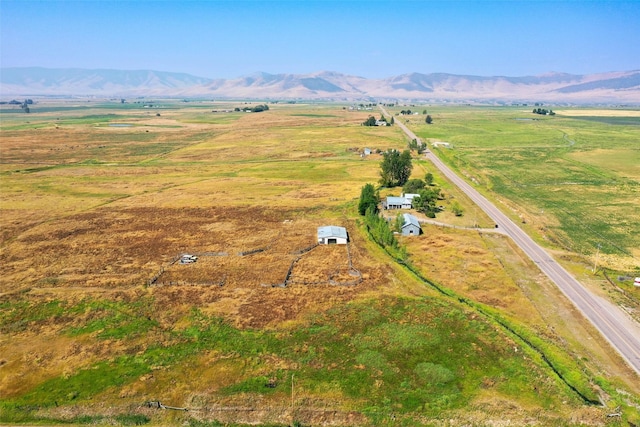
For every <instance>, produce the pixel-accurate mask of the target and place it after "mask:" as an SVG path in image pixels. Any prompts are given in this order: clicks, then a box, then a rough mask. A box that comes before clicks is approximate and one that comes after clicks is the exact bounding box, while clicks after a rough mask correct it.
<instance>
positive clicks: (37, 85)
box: [0, 67, 640, 104]
mask: <svg viewBox="0 0 640 427" xmlns="http://www.w3.org/2000/svg"><path fill="white" fill-rule="evenodd" d="M11 96H14V97H16V96H106V97H112V96H123V97H126V96H143V97H146V96H150V97H158V96H167V97H193V98H197V97H216V98H247V99H249V98H252V99H256V98H264V99H276V98H278V99H324V100H358V99H387V100H389V99H398V100H400V99H403V100H425V101H432V102H437V101H457V102H464V101H469V102H471V101H494V102H499V101H502V102H519V101H523V102H526V101H528V102H534V101H547V102H549V101H555V102H570V103H632V104H640V70H632V71H614V72H608V73H598V74H586V75H578V74H568V73H561V72H549V73H545V74H540V75H533V76H532V75H530V76H515V77H513V76H475V75H461V74H449V73H428V74H425V73H419V72H411V73H405V74H399V75H396V76H391V77H386V78H377V79H373V78H365V77H360V76H353V75H348V74H342V73H339V72H336V71H317V72H312V73H307V74H286V73H280V74H270V73H266V72H257V73H253V74H251V75H247V76H243V77H237V78H232V79H211V78H206V77H198V76H194V75H191V74H187V73H175V72H166V71H154V70H115V69H82V68H64V69H63V68H43V67H11V68H2V69H1V70H0V97H2V98H6V97H11Z"/></svg>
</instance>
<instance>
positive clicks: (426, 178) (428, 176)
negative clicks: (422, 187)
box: [424, 172, 433, 186]
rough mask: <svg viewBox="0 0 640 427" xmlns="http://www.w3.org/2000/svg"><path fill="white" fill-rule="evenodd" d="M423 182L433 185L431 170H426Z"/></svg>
mask: <svg viewBox="0 0 640 427" xmlns="http://www.w3.org/2000/svg"><path fill="white" fill-rule="evenodd" d="M424 183H425V184H426V185H429V186H431V185H433V174H432V173H431V172H427V174H426V175H425V176H424Z"/></svg>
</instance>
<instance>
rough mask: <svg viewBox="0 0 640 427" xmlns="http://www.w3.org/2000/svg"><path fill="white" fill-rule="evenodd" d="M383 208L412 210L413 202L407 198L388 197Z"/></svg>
mask: <svg viewBox="0 0 640 427" xmlns="http://www.w3.org/2000/svg"><path fill="white" fill-rule="evenodd" d="M382 206H383V207H384V208H385V209H411V200H409V199H407V198H406V197H393V196H387V198H386V200H385V201H383V202H382Z"/></svg>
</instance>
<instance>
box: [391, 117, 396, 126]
mask: <svg viewBox="0 0 640 427" xmlns="http://www.w3.org/2000/svg"><path fill="white" fill-rule="evenodd" d="M395 122H396V121H395V120H394V119H393V116H391V121H390V122H389V124H390V125H393V124H394V123H395Z"/></svg>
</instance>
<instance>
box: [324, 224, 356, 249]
mask: <svg viewBox="0 0 640 427" xmlns="http://www.w3.org/2000/svg"><path fill="white" fill-rule="evenodd" d="M348 241H349V236H348V234H347V229H346V228H344V227H337V226H335V225H325V226H323V227H318V244H319V245H346V244H347V242H348Z"/></svg>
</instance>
